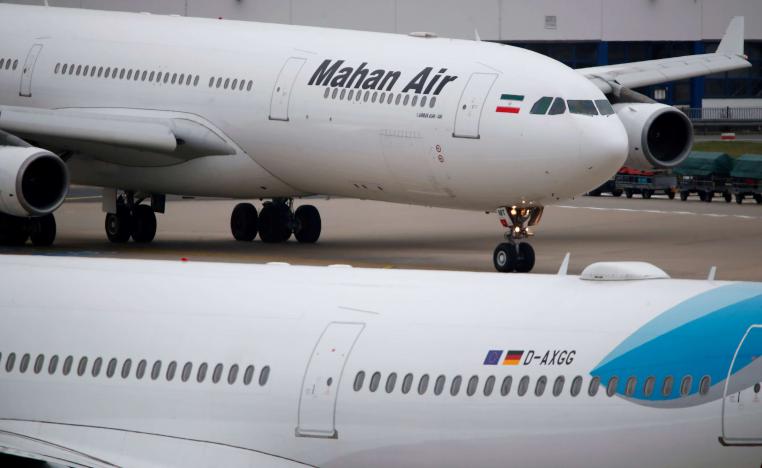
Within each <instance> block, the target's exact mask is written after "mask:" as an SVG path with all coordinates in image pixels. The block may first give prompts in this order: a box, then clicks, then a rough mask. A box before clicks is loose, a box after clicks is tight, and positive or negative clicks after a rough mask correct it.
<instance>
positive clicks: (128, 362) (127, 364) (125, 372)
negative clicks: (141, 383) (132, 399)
mask: <svg viewBox="0 0 762 468" xmlns="http://www.w3.org/2000/svg"><path fill="white" fill-rule="evenodd" d="M131 369H132V359H125V361H124V364H122V378H123V379H126V378H127V377H129V376H130V370H131Z"/></svg>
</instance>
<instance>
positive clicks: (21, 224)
mask: <svg viewBox="0 0 762 468" xmlns="http://www.w3.org/2000/svg"><path fill="white" fill-rule="evenodd" d="M28 238H29V230H28V228H27V220H26V218H19V217H18V216H11V215H7V214H4V213H0V245H7V246H12V247H18V246H22V245H24V244H25V243H26V240H27V239H28Z"/></svg>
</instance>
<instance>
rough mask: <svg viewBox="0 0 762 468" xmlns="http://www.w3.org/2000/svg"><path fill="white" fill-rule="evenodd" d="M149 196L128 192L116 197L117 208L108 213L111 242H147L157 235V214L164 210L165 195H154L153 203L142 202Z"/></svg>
mask: <svg viewBox="0 0 762 468" xmlns="http://www.w3.org/2000/svg"><path fill="white" fill-rule="evenodd" d="M148 198H149V197H147V196H141V197H136V196H135V193H134V192H126V193H124V194H123V195H120V196H119V197H117V199H116V210H114V212H113V213H107V214H106V223H105V228H106V237H108V240H110V241H111V242H114V243H117V244H123V243H125V242H127V241H129V240H130V237H132V240H134V241H135V242H137V243H141V244H146V243H149V242H151V241H152V240H153V239H154V237H156V215H155V214H154V211H159V212H163V211H164V206H163V205H164V196H163V195H162V196H152V197H150V198H151V205H143V204H141V203H142V202H143V201H144V200H146V199H148ZM157 208H158V210H157Z"/></svg>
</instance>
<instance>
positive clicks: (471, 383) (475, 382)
mask: <svg viewBox="0 0 762 468" xmlns="http://www.w3.org/2000/svg"><path fill="white" fill-rule="evenodd" d="M478 386H479V377H477V376H475V375H472V376H471V378H470V379H468V386H467V387H466V395H468V396H474V393H476V388H477V387H478Z"/></svg>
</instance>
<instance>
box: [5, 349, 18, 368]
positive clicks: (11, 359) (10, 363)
mask: <svg viewBox="0 0 762 468" xmlns="http://www.w3.org/2000/svg"><path fill="white" fill-rule="evenodd" d="M15 363H16V353H11V354H9V355H8V358H7V359H6V360H5V371H6V372H11V371H12V370H13V365H14V364H15Z"/></svg>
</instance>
